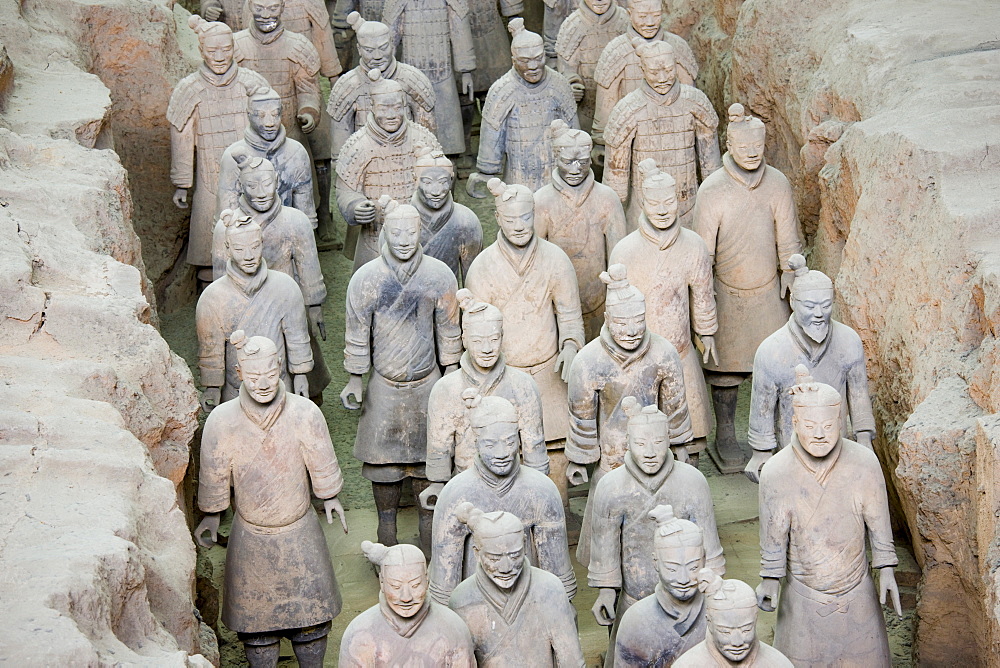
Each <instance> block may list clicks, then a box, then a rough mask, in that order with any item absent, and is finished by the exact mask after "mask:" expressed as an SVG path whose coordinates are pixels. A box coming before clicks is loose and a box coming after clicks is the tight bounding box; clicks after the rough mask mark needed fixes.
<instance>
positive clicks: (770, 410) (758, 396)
mask: <svg viewBox="0 0 1000 668" xmlns="http://www.w3.org/2000/svg"><path fill="white" fill-rule="evenodd" d="M773 375H774V374H773V373H772V372H771V370H770V369H766V368H764V364H763V362H762V361H761V359H760V348H758V349H757V354H756V355H754V360H753V377H752V379H751V384H750V433H749V436H748V438H749V442H750V447H751V448H753V449H754V450H757V451H772V450H774V449H775V447H777V444H778V439H777V438H776V437H775V434H774V418H775V413H776V412H777V410H778V391H779V388H778V385H777V383H776V382H775V379H774V377H773Z"/></svg>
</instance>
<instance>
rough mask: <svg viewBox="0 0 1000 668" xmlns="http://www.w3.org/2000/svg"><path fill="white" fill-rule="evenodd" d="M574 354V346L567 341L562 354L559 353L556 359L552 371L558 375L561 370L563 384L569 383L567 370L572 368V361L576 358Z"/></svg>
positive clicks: (575, 350)
mask: <svg viewBox="0 0 1000 668" xmlns="http://www.w3.org/2000/svg"><path fill="white" fill-rule="evenodd" d="M576 353H577V349H576V344H575V343H572V342H569V341H568V342H566V344H565V345H564V346H563V348H562V352H560V353H559V357H558V358H556V366H555V369H553V371H555V372H556V373H559V370H560V369H562V374H561V378H562V380H563V382H564V383H568V382H569V369H570V367H571V366H573V359H574V358H575V357H576Z"/></svg>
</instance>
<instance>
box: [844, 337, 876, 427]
mask: <svg viewBox="0 0 1000 668" xmlns="http://www.w3.org/2000/svg"><path fill="white" fill-rule="evenodd" d="M856 345H857V348H858V354H857V358H856V360H855V362H854V363H853V364H852V365H851V366H850V367H849V368H848V369H847V407H848V409H849V410H850V415H851V427H852V428H853V429H854V432H855V434H857V433H858V432H862V431H867V432H869V433H870V434H871V436H872V438H873V439H874V437H875V415H874V414H873V413H872V399H871V395H870V394H869V393H868V370H867V364H866V363H865V351H864V348H863V347H862V345H861V341H860V340H859V341H857V344H856Z"/></svg>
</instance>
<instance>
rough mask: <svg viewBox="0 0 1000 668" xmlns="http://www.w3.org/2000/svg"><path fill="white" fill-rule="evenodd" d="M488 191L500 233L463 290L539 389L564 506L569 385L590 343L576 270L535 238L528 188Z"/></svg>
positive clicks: (496, 182)
mask: <svg viewBox="0 0 1000 668" xmlns="http://www.w3.org/2000/svg"><path fill="white" fill-rule="evenodd" d="M488 185H489V189H490V192H491V193H493V195H494V197H495V198H496V216H497V224H498V226H499V228H500V232H499V234H497V240H496V242H494V243H493V245H491V246H489V247H487V248H486V249H484V250H483V252H482V253H480V254H479V257H477V258H476V259H475V260H474V261H473V262H472V266H471V267H470V268H469V275H468V276H466V278H465V285H466V287H467V288H469V290H470V291H471V292H472V294H474V295H475V296H476V297H477V298H479V299H480V300H482V301H484V302H486V303H488V304H493V305H494V306H496V307H497V308H498V309H500V312H501V313H502V314H503V319H504V323H505V325H506V326H505V329H506V331H507V336H506V337H504V339H503V347H502V349H501V350H502V351H503V354H504V356H505V357H506V359H507V363H508V364H510V365H511V366H512V367H514V368H516V369H520V370H521V371H525V372H527V373H529V374H531V376H532V377H533V378H534V379H535V383H537V384H538V390H539V392H540V393H541V395H542V424H543V425H544V429H545V441H546V445H547V447H548V449H549V466H550V468H549V475H550V476H551V477H552V480H553V482H555V483H556V486H557V487H559V490H560V493H561V494H562V496H563V503H564V505H565V504H566V503H567V502H568V496H567V489H566V454H565V452H564V448H565V439H566V434H567V432H568V430H569V423H568V419H567V414H566V382H567V380H569V375H570V367H571V366H572V364H573V358H574V357H576V354H577V352H578V351H579V350H580V349H581V348H583V344H584V333H583V317H582V314H581V313H580V293H579V290H578V289H577V285H576V271H575V270H574V269H573V263H572V262H571V261H570V259H569V258H568V257H567V256H566V253H564V252H563V251H562V249H560V248H559V247H558V246H556V245H555V244H553V243H552V242H550V241H546V240H544V239H539V238H538V236H537V235H536V234H535V221H534V210H535V205H534V198H533V196H532V194H531V191H530V190H528V189H527V188H526V187H525V186H523V185H510V186H509V185H507V184H505V183H504V182H503V181H501V180H500V179H496V178H494V179H490V182H489V184H488Z"/></svg>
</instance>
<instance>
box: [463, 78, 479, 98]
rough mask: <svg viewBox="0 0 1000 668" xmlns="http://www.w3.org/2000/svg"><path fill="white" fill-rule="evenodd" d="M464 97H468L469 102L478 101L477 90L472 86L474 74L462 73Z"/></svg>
mask: <svg viewBox="0 0 1000 668" xmlns="http://www.w3.org/2000/svg"><path fill="white" fill-rule="evenodd" d="M462 95H468V96H469V102H474V101H475V100H476V89H475V88H473V86H472V72H462Z"/></svg>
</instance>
